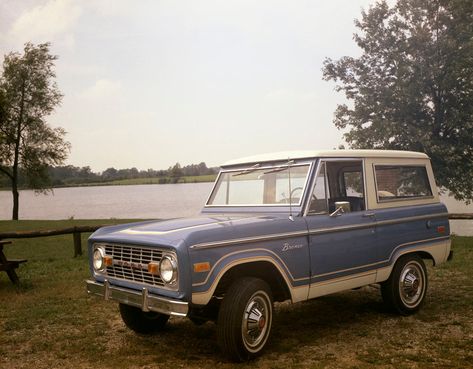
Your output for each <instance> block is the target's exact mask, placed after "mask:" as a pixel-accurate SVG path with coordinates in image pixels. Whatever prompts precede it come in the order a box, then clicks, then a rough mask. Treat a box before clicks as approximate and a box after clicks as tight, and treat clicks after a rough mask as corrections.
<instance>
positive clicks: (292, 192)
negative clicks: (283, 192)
mask: <svg viewBox="0 0 473 369" xmlns="http://www.w3.org/2000/svg"><path fill="white" fill-rule="evenodd" d="M299 190H300V191H302V187H296V188H293V189H292V191H291V199H292V198H293V197H294V192H296V191H299Z"/></svg>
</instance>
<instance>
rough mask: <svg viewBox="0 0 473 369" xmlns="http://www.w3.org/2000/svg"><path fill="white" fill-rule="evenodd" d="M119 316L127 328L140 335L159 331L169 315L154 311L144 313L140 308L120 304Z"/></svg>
mask: <svg viewBox="0 0 473 369" xmlns="http://www.w3.org/2000/svg"><path fill="white" fill-rule="evenodd" d="M120 315H121V316H122V320H123V322H124V323H125V325H126V326H127V327H128V328H130V329H131V330H133V331H135V332H136V333H140V334H151V333H155V332H159V331H161V330H162V329H163V328H164V326H165V325H166V323H167V321H168V319H169V315H166V314H160V313H155V312H154V311H150V312H144V311H142V310H141V309H140V308H137V307H134V306H130V305H125V304H120Z"/></svg>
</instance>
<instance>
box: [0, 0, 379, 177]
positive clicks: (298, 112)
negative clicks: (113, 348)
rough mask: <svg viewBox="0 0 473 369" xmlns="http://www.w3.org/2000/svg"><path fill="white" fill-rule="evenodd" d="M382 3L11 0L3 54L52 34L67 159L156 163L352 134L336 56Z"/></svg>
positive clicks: (97, 165)
mask: <svg viewBox="0 0 473 369" xmlns="http://www.w3.org/2000/svg"><path fill="white" fill-rule="evenodd" d="M373 3H374V1H373V0H331V1H316V0H312V1H306V0H297V1H294V0H292V1H291V0H286V1H282V0H281V1H279V0H258V1H254V0H252V1H251V0H238V1H236V0H235V1H234V0H225V1H223V0H220V1H217V0H213V1H211V0H199V1H197V0H166V1H161V0H140V1H136V0H135V1H132V0H80V1H79V0H22V1H17V0H0V54H1V55H0V56H1V57H2V59H3V55H4V54H6V53H8V52H10V51H22V49H23V46H24V44H25V43H26V42H28V41H31V42H33V43H36V44H37V43H42V42H51V44H52V45H51V52H52V53H53V54H55V55H57V56H58V60H57V61H56V73H57V83H58V86H59V89H60V90H61V91H62V93H64V98H63V101H62V104H61V106H60V107H58V108H57V109H56V111H55V112H54V113H53V114H52V115H51V116H50V117H48V119H47V121H48V122H49V123H50V124H51V125H52V126H55V127H56V126H61V127H63V128H65V130H66V131H67V132H68V134H67V136H66V137H67V140H68V141H69V142H71V144H72V147H71V152H70V154H69V158H68V160H67V164H71V165H75V166H80V167H82V166H90V167H91V168H92V170H94V171H103V170H105V169H106V168H109V167H115V168H131V167H136V168H138V169H143V170H146V169H148V168H154V169H167V168H168V167H169V166H171V165H173V164H175V163H176V162H179V163H180V164H181V165H187V164H191V163H199V162H202V161H204V162H206V163H207V165H208V166H218V165H219V164H221V163H223V162H225V161H227V160H230V159H235V158H238V157H242V156H249V155H255V154H261V153H267V152H276V151H286V150H317V149H332V148H336V147H337V146H338V145H340V144H343V143H344V141H343V137H342V135H343V132H340V131H339V130H337V129H336V128H335V127H334V125H333V113H334V111H335V108H336V106H337V104H340V103H345V102H346V101H345V98H344V96H343V95H342V94H340V93H337V92H335V90H334V87H335V84H334V83H333V82H327V81H323V80H322V66H323V61H324V59H325V58H327V57H330V58H332V59H338V58H340V57H341V56H344V55H350V56H357V55H359V54H360V50H359V49H358V48H357V46H356V44H355V42H354V41H353V33H355V32H356V29H355V26H354V20H355V19H357V18H359V17H360V15H361V10H362V8H363V9H365V10H367V9H368V8H369V6H370V5H371V4H373Z"/></svg>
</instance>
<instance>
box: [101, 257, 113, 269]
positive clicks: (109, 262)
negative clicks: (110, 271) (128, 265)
mask: <svg viewBox="0 0 473 369" xmlns="http://www.w3.org/2000/svg"><path fill="white" fill-rule="evenodd" d="M103 263H104V265H105V266H108V267H109V266H112V264H113V258H112V257H111V256H107V255H105V256H104V257H103Z"/></svg>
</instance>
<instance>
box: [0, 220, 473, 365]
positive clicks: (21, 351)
mask: <svg viewBox="0 0 473 369" xmlns="http://www.w3.org/2000/svg"><path fill="white" fill-rule="evenodd" d="M110 222H112V223H116V222H119V221H117V220H111V221H110ZM120 222H121V221H120ZM103 223H104V220H96V221H77V220H70V221H19V222H11V221H2V222H0V231H5V230H15V229H18V230H19V229H35V228H38V227H44V228H53V227H62V226H71V225H74V224H103ZM71 238H72V237H71V236H57V237H51V238H37V239H30V240H26V239H25V240H17V241H15V242H14V244H13V245H7V246H5V250H6V253H7V256H9V257H18V258H27V259H28V262H27V263H26V264H23V265H21V266H20V268H19V270H18V274H19V277H20V280H21V284H20V286H19V287H15V286H13V285H12V284H11V283H10V281H9V280H8V278H7V276H6V274H5V273H3V272H2V273H0V368H32V367H34V368H92V367H93V368H141V367H144V368H210V367H217V366H218V367H219V368H224V369H225V368H254V367H257V368H284V369H287V368H377V367H382V368H396V369H397V368H434V367H442V368H458V367H462V368H464V367H473V238H468V237H455V238H454V240H453V248H454V250H455V257H454V259H453V261H452V262H449V263H446V264H444V265H441V266H439V267H436V268H432V267H429V276H430V285H429V293H428V296H427V301H426V304H425V306H424V307H423V309H422V310H421V311H420V312H419V313H418V314H416V315H414V316H410V317H399V316H395V315H391V314H389V313H387V312H386V311H385V310H384V308H383V305H382V303H381V299H380V294H379V290H378V289H376V288H373V287H365V288H362V289H360V290H356V291H348V292H343V293H338V294H334V295H330V296H326V297H322V298H319V299H316V300H312V301H309V302H306V303H300V304H296V305H291V304H289V303H282V304H277V305H276V314H275V317H274V325H273V334H272V338H271V341H270V342H269V345H268V348H267V350H266V351H265V353H264V355H263V356H262V357H260V358H259V359H257V360H256V361H254V362H251V363H248V364H232V363H228V362H227V361H226V360H225V358H223V357H222V356H221V354H220V353H219V351H218V348H217V343H216V338H215V335H216V334H215V325H214V324H213V323H206V324H204V325H202V326H195V325H193V324H192V323H191V322H190V321H188V320H187V319H182V318H171V320H170V323H169V324H168V327H167V329H166V331H165V332H164V333H162V334H159V335H154V336H139V335H136V334H134V333H132V332H131V331H129V330H128V329H126V328H125V326H124V325H123V323H122V322H121V319H120V317H119V314H118V310H117V306H116V304H114V303H112V302H105V301H102V300H99V299H96V298H91V297H88V296H87V295H86V292H85V287H84V279H86V278H87V277H88V275H89V272H88V268H87V255H84V256H82V257H78V258H72V252H73V248H72V239H71ZM85 238H86V236H85V235H84V241H85ZM84 249H85V247H84Z"/></svg>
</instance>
